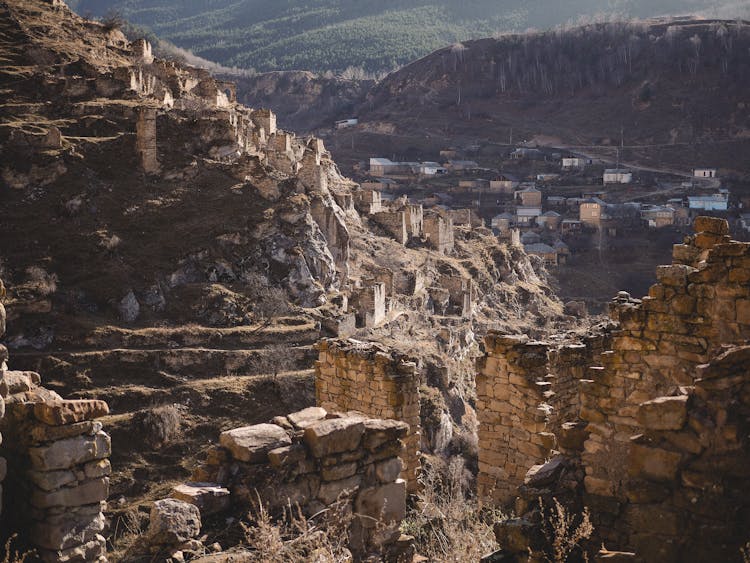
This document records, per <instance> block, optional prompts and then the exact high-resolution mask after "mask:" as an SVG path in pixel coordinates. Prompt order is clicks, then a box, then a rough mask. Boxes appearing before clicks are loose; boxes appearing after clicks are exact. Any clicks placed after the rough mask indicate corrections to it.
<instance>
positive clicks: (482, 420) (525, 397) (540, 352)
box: [476, 334, 555, 504]
mask: <svg viewBox="0 0 750 563" xmlns="http://www.w3.org/2000/svg"><path fill="white" fill-rule="evenodd" d="M485 348H486V350H487V354H486V355H485V356H484V357H483V358H480V360H479V361H478V363H477V370H478V373H477V376H476V384H477V418H478V420H479V430H478V438H479V475H478V476H477V489H478V494H479V496H480V498H482V499H491V500H493V501H495V502H497V503H501V504H507V503H508V502H510V501H511V500H512V499H513V498H514V497H515V495H516V489H517V488H518V486H519V485H521V484H522V483H523V479H524V476H525V475H526V472H527V471H528V469H529V468H530V467H531V466H532V465H535V464H537V463H539V462H540V460H544V458H545V457H546V456H547V455H548V454H549V452H550V450H551V449H552V447H553V446H554V444H555V437H554V435H553V434H550V433H549V432H547V418H548V413H549V409H548V407H547V405H545V403H544V400H545V397H544V391H545V390H546V387H547V386H548V382H547V380H546V376H547V345H546V344H545V343H542V342H533V341H529V339H528V337H526V336H502V335H499V334H490V335H488V336H487V337H486V338H485Z"/></svg>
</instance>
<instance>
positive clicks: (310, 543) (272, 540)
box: [243, 495, 354, 563]
mask: <svg viewBox="0 0 750 563" xmlns="http://www.w3.org/2000/svg"><path fill="white" fill-rule="evenodd" d="M249 516H250V518H251V521H252V524H251V525H244V524H243V527H244V530H245V538H246V541H247V544H248V546H249V547H250V548H251V550H252V551H251V552H250V557H251V558H252V561H257V562H258V563H261V562H262V563H287V562H290V561H313V562H315V563H339V562H343V561H350V560H351V552H350V551H349V547H348V546H349V529H350V526H351V524H352V521H353V519H354V515H353V514H352V511H351V499H350V498H349V497H348V496H346V495H342V496H340V497H339V499H338V500H337V501H336V502H335V503H333V504H332V505H331V506H329V507H327V508H326V509H324V510H321V511H320V512H318V513H316V514H314V515H313V516H310V517H309V518H308V517H306V516H305V515H304V514H303V512H302V510H301V509H300V507H299V505H291V504H290V505H288V506H287V507H286V509H285V510H284V513H283V515H282V516H281V517H280V518H278V519H273V518H272V517H271V515H270V514H269V512H268V509H267V508H266V507H265V506H264V505H263V503H262V502H261V501H260V498H259V499H258V503H257V505H256V507H255V508H254V510H253V511H252V512H251V513H250V515H249Z"/></svg>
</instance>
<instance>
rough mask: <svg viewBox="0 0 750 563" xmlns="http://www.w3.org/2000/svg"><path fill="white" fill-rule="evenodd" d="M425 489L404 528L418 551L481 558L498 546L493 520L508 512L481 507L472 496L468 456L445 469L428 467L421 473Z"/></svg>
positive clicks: (432, 556)
mask: <svg viewBox="0 0 750 563" xmlns="http://www.w3.org/2000/svg"><path fill="white" fill-rule="evenodd" d="M420 481H421V483H422V485H423V489H422V491H421V492H420V494H419V502H418V503H417V509H415V510H414V511H413V512H411V513H410V514H408V515H407V518H406V520H405V521H404V524H403V525H402V527H401V529H402V531H403V532H404V533H405V534H409V535H411V536H414V538H415V540H416V549H417V553H419V554H420V555H423V556H425V557H427V558H428V559H429V560H430V561H455V562H459V561H479V559H480V558H481V557H482V556H484V555H486V554H487V553H488V552H491V551H493V550H495V549H497V544H496V542H495V534H494V532H493V524H494V523H495V522H496V521H497V520H501V519H504V518H505V516H504V515H503V514H502V513H500V512H498V511H491V510H488V509H481V508H480V507H479V504H478V503H477V502H476V499H473V498H471V497H469V496H468V494H467V492H468V490H469V484H470V476H469V475H467V472H466V468H465V465H464V460H463V459H462V458H460V457H458V456H457V457H454V458H452V459H451V461H450V462H449V463H448V464H447V466H446V468H445V471H444V472H442V473H441V471H440V470H439V469H437V468H435V467H433V466H430V467H426V468H425V469H424V470H423V472H422V475H421V477H420Z"/></svg>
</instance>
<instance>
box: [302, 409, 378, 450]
mask: <svg viewBox="0 0 750 563" xmlns="http://www.w3.org/2000/svg"><path fill="white" fill-rule="evenodd" d="M364 432H365V425H364V423H363V421H362V419H358V418H338V419H335V418H334V419H330V420H323V421H320V422H317V423H315V424H313V425H312V426H308V427H307V428H306V429H305V434H304V440H305V443H306V444H307V446H308V447H309V448H310V451H311V452H312V454H313V456H315V457H317V458H321V457H325V456H328V455H331V454H336V453H341V452H349V451H353V450H356V449H357V448H358V447H359V444H360V442H361V441H362V436H363V434H364Z"/></svg>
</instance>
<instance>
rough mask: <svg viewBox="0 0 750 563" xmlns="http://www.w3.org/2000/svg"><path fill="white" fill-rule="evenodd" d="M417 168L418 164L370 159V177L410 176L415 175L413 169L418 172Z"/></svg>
mask: <svg viewBox="0 0 750 563" xmlns="http://www.w3.org/2000/svg"><path fill="white" fill-rule="evenodd" d="M418 168H419V163H418V162H393V161H392V160H390V159H388V158H371V159H370V175H371V176H392V177H397V176H401V177H406V176H412V175H414V174H415V173H416V172H415V169H416V170H417V171H418Z"/></svg>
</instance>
